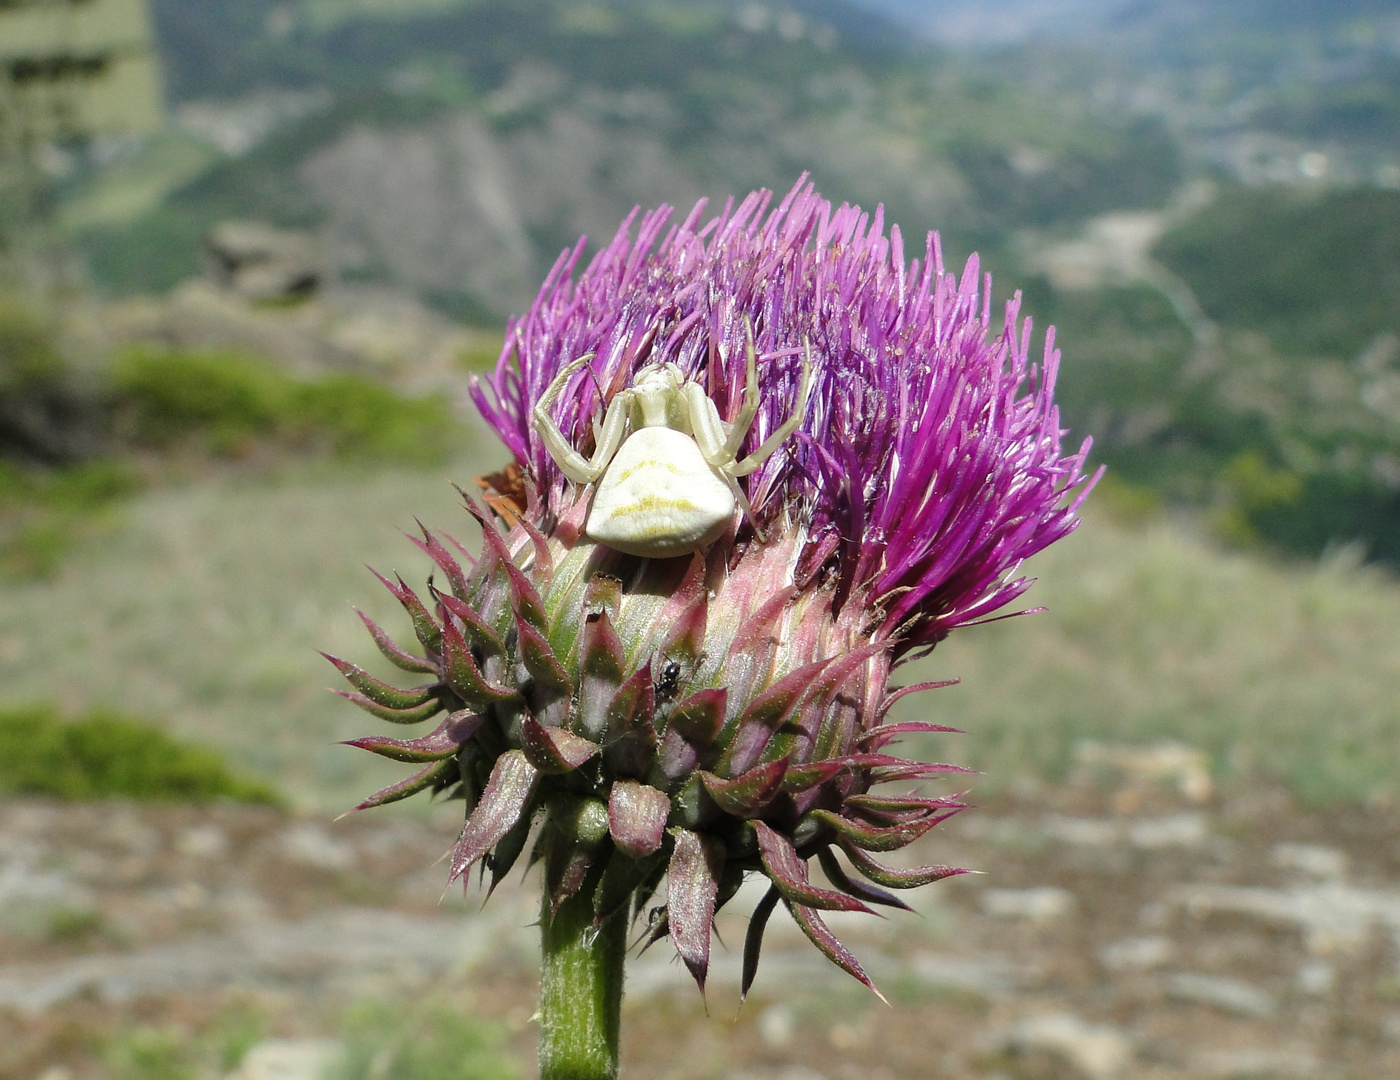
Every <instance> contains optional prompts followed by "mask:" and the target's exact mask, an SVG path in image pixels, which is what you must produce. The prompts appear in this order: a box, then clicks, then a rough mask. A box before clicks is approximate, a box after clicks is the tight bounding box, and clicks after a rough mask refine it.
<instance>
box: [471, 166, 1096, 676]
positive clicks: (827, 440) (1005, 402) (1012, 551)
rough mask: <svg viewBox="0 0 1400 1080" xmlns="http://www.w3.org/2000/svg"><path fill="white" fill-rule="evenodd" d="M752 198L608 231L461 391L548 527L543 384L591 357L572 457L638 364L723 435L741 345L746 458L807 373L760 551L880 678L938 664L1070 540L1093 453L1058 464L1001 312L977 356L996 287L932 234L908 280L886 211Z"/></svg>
mask: <svg viewBox="0 0 1400 1080" xmlns="http://www.w3.org/2000/svg"><path fill="white" fill-rule="evenodd" d="M771 200H772V194H771V192H768V191H757V192H753V193H751V194H750V195H749V196H748V197H746V198H745V199H744V200H743V201H742V202H740V203H739V204H738V205H737V206H736V205H734V203H733V201H732V200H730V201H729V202H728V203H726V205H725V207H724V210H723V211H722V212H721V213H720V214H719V215H718V216H716V217H714V218H712V219H710V220H709V221H706V222H704V223H703V224H702V223H701V217H702V214H703V213H704V209H705V203H704V202H703V201H702V202H701V203H698V204H697V205H696V206H695V208H694V209H693V210H692V211H691V212H690V214H689V216H687V217H686V219H685V220H684V221H683V222H681V223H680V224H679V225H669V224H668V223H669V222H670V220H671V215H672V210H671V208H670V207H667V206H662V207H660V208H658V209H657V210H654V211H652V212H650V213H648V214H645V215H641V218H640V226H639V228H638V233H637V237H636V239H635V240H634V239H633V238H632V236H631V231H632V227H633V225H634V223H636V221H637V218H638V211H633V213H632V214H631V215H630V216H629V217H628V218H627V220H625V221H624V222H623V223H622V225H621V227H620V228H619V229H618V232H617V234H616V236H614V238H613V240H612V242H611V243H610V244H609V245H608V246H607V247H605V248H604V249H603V250H602V251H600V252H598V254H597V255H595V256H594V257H593V260H592V261H591V262H590V263H589V264H588V266H587V268H586V269H585V270H583V272H582V273H580V274H578V275H577V277H575V271H576V269H577V267H578V264H579V262H580V259H581V258H582V254H583V246H584V241H583V240H580V241H579V243H578V245H577V246H576V247H575V248H574V249H573V250H571V251H566V252H564V253H563V254H562V255H560V257H559V260H558V261H557V262H556V263H555V265H554V268H553V269H552V270H551V271H550V274H549V276H548V277H547V278H546V279H545V282H544V285H543V286H542V288H541V289H540V292H539V295H538V297H537V298H536V300H535V302H534V304H533V305H532V306H531V308H530V310H529V312H527V313H526V314H525V315H524V316H522V317H519V318H516V319H513V320H512V321H511V323H510V324H509V328H508V331H507V334H506V344H505V348H504V350H503V351H502V354H501V358H500V361H499V362H498V364H497V367H496V371H495V373H494V375H492V376H491V377H490V378H489V379H487V380H486V382H485V383H484V384H483V383H476V384H475V385H474V386H473V389H472V392H473V396H474V398H475V400H476V402H477V405H478V407H479V408H480V409H481V412H482V415H483V416H484V417H485V418H486V420H487V421H488V422H489V423H490V424H491V426H492V427H493V428H495V430H496V431H497V433H498V434H499V435H500V437H501V438H502V439H503V440H504V442H505V443H506V445H507V446H508V447H509V448H510V450H511V452H512V453H513V454H514V455H515V457H516V459H517V460H518V461H519V462H520V463H521V464H522V465H523V466H524V467H526V468H527V469H528V470H529V472H530V474H531V476H532V478H533V479H534V481H535V483H536V485H537V486H538V488H539V490H540V491H541V492H543V493H545V495H546V501H547V504H548V505H549V506H550V507H551V508H554V509H556V510H559V509H562V508H563V507H565V506H566V505H567V504H568V502H569V501H570V498H571V497H570V495H569V490H568V489H569V485H568V483H567V481H566V480H565V479H564V477H563V476H562V475H561V474H560V472H559V470H558V468H557V466H556V465H555V463H554V461H553V460H552V459H551V458H550V456H549V454H548V453H547V452H546V451H545V449H544V446H543V443H542V442H541V440H540V439H539V436H538V435H537V434H536V432H535V431H534V429H533V424H532V422H531V411H532V409H533V407H534V405H535V402H536V401H538V400H539V398H540V397H541V396H542V395H543V394H544V391H545V389H546V388H547V387H548V386H549V384H550V383H551V381H552V380H553V379H554V377H555V375H556V374H557V373H558V371H559V370H560V369H561V368H562V367H563V366H564V365H565V364H568V363H569V362H570V361H572V360H574V359H576V358H578V357H581V356H583V355H585V354H588V353H592V354H594V356H595V358H594V360H593V362H592V364H591V365H590V366H589V368H588V369H586V370H584V371H581V372H579V373H578V374H576V375H575V376H574V377H573V379H572V380H571V382H570V384H569V386H568V387H566V389H565V391H564V393H563V394H561V395H560V398H559V401H558V402H557V403H556V405H555V407H554V417H555V419H556V420H557V421H558V423H559V426H560V428H561V430H562V431H563V432H564V433H565V435H566V436H568V437H569V438H570V440H571V441H572V442H573V444H574V445H575V446H576V447H579V448H580V449H581V450H585V451H586V450H588V449H589V448H591V445H592V437H593V436H592V422H593V419H594V418H595V417H596V416H599V415H600V414H601V412H602V410H603V409H604V408H605V407H606V403H607V402H608V401H609V400H610V399H611V398H612V396H613V395H614V394H616V393H617V392H618V391H619V390H622V389H624V388H626V387H627V386H628V385H629V384H630V383H631V381H632V377H633V374H634V373H635V371H636V370H637V369H638V368H639V367H641V366H642V365H644V364H648V363H658V362H662V361H671V362H674V363H676V364H679V365H680V367H681V368H682V369H683V370H684V371H685V372H686V373H687V374H688V375H689V376H690V377H691V378H694V379H696V380H697V381H699V382H700V383H701V384H702V385H703V386H704V387H705V391H706V393H707V394H708V395H709V396H710V398H711V399H712V400H713V401H714V402H715V404H716V406H717V407H718V409H719V412H720V415H721V416H722V417H724V418H725V419H726V420H731V419H733V417H734V415H735V414H736V413H737V412H738V409H739V406H740V404H741V399H742V394H743V387H744V378H745V374H744V372H745V366H744V359H745V341H746V337H747V333H748V327H749V326H750V325H751V326H752V328H753V334H754V338H755V341H756V344H757V349H758V354H759V378H760V395H761V407H760V411H759V415H758V419H757V421H756V422H755V423H754V425H753V428H752V429H751V431H750V433H749V436H748V439H747V442H746V445H745V447H744V448H743V450H742V451H741V456H742V455H743V454H744V453H749V452H752V451H753V450H754V449H756V448H757V447H758V446H759V445H760V444H761V443H762V442H763V441H764V439H766V438H767V436H768V435H769V434H770V433H771V432H772V431H773V430H774V429H776V428H777V427H778V426H779V425H781V424H782V423H783V421H784V420H785V419H786V418H787V414H788V412H789V410H791V409H792V407H793V403H794V402H795V401H796V398H797V391H798V386H799V382H800V379H801V371H802V360H803V357H804V355H808V354H810V357H811V364H812V368H813V381H812V390H811V402H810V404H809V406H808V409H807V414H806V416H805V417H804V419H803V422H802V425H801V427H800V428H799V430H798V432H797V433H796V434H795V435H793V436H792V437H791V438H790V439H789V440H788V441H787V443H786V444H785V445H784V447H783V449H781V450H780V451H779V452H777V453H776V454H774V455H773V456H772V457H771V458H769V459H768V460H767V461H766V462H765V463H764V464H763V465H762V467H760V468H759V469H758V470H757V471H756V472H755V473H753V474H752V475H751V476H750V477H748V478H747V480H746V481H744V483H745V485H746V490H747V493H748V496H749V499H750V501H751V503H752V504H753V508H754V515H755V518H756V520H757V521H758V523H759V524H760V525H761V526H763V527H764V528H765V531H766V532H769V533H771V532H773V531H775V530H777V531H782V532H789V533H790V532H791V531H792V530H800V532H799V536H800V537H801V540H802V550H801V556H800V558H799V559H798V562H797V567H796V579H797V584H798V585H799V586H803V587H806V586H809V585H812V584H815V583H817V582H819V581H822V582H830V583H832V584H833V585H834V588H835V590H836V604H837V606H838V607H839V606H841V605H843V604H845V603H846V602H847V601H848V600H850V599H851V598H855V599H856V600H857V601H858V602H860V603H861V604H863V605H865V606H866V607H870V608H879V609H881V610H883V612H884V615H883V621H882V627H883V630H882V631H881V633H880V634H879V635H878V636H888V637H892V638H894V639H896V644H895V654H896V656H898V655H903V654H905V653H907V652H908V651H909V650H911V649H917V648H919V647H920V646H927V645H931V644H934V643H935V642H937V641H938V640H940V639H941V638H942V637H943V636H945V635H946V634H947V632H948V631H949V630H951V629H953V628H954V627H957V626H962V625H966V624H967V623H970V622H973V621H976V620H978V619H981V618H984V617H986V616H987V615H989V614H990V613H992V612H993V611H995V610H996V609H998V608H1000V607H1002V606H1004V605H1005V604H1007V603H1009V602H1010V601H1011V600H1013V599H1015V598H1016V597H1017V596H1019V595H1020V594H1021V593H1022V592H1024V591H1025V589H1026V588H1027V587H1028V586H1029V584H1030V582H1029V580H1027V579H1024V578H1017V577H1015V573H1016V569H1017V567H1018V565H1019V564H1020V562H1021V561H1022V560H1023V559H1025V558H1027V557H1028V556H1030V555H1033V554H1035V553H1036V552H1038V551H1040V550H1041V549H1042V548H1044V547H1046V546H1047V545H1049V544H1051V543H1053V542H1054V541H1055V540H1057V539H1059V538H1060V537H1062V536H1064V535H1066V534H1067V533H1069V532H1071V531H1072V530H1073V529H1074V528H1075V526H1076V525H1077V524H1078V519H1077V511H1078V508H1079V505H1080V503H1081V502H1082V501H1083V498H1084V496H1085V495H1086V494H1087V493H1088V491H1089V489H1090V488H1091V487H1092V486H1093V482H1094V480H1095V479H1097V474H1096V475H1095V476H1094V477H1087V476H1086V475H1085V472H1084V463H1085V457H1086V454H1087V452H1088V449H1089V440H1085V442H1084V443H1083V445H1082V446H1081V447H1080V448H1079V450H1078V452H1076V453H1073V454H1069V455H1065V456H1062V451H1061V446H1060V436H1061V434H1062V432H1061V429H1060V426H1059V413H1058V410H1057V409H1056V407H1055V405H1054V402H1053V390H1054V383H1055V373H1056V368H1057V366H1058V362H1059V352H1058V350H1056V349H1054V348H1053V341H1054V335H1053V330H1052V331H1051V332H1050V333H1047V335H1046V339H1045V351H1044V354H1043V358H1042V360H1041V361H1040V363H1039V364H1035V363H1031V362H1030V361H1029V359H1028V352H1029V344H1030V338H1031V322H1030V320H1029V319H1026V320H1024V321H1023V322H1022V323H1021V324H1020V326H1019V329H1018V323H1017V319H1018V312H1019V305H1020V294H1019V293H1018V294H1017V295H1016V296H1015V297H1014V298H1013V299H1012V300H1011V301H1010V302H1008V304H1007V305H1006V314H1005V320H1004V323H1003V325H1002V328H1001V332H1000V333H999V334H997V335H996V336H994V337H989V335H990V333H991V296H990V288H991V280H990V276H988V277H987V278H986V280H985V281H983V280H982V279H981V277H980V275H979V272H978V263H977V257H976V256H975V255H974V256H973V257H972V258H970V259H969V260H968V263H967V266H966V268H965V269H964V271H963V274H962V277H961V279H958V278H956V277H955V276H954V275H953V274H949V273H945V272H944V269H943V261H942V255H941V252H940V250H939V244H938V236H937V234H930V235H929V237H928V241H927V244H926V247H925V251H924V257H923V258H922V259H914V260H912V261H911V262H909V263H908V264H906V263H905V259H904V245H903V240H902V237H901V236H900V232H899V228H898V226H892V227H891V228H890V230H889V236H888V237H886V236H885V235H884V217H883V209H882V208H878V207H877V208H876V211H875V214H874V215H873V217H872V216H871V215H868V214H865V213H863V212H862V211H861V210H860V209H859V208H858V207H852V206H848V205H842V206H841V207H839V208H837V209H835V210H833V209H832V207H831V204H830V203H829V202H826V201H825V200H823V199H822V198H821V197H820V196H819V195H817V194H816V193H815V192H814V190H813V189H812V186H811V185H810V184H809V183H807V181H806V177H803V178H802V179H801V180H799V182H798V184H797V185H796V186H795V187H794V188H793V189H792V191H790V192H789V193H788V195H787V196H786V198H784V199H783V200H782V202H781V203H779V205H778V206H777V207H776V208H773V209H771V210H770V203H771Z"/></svg>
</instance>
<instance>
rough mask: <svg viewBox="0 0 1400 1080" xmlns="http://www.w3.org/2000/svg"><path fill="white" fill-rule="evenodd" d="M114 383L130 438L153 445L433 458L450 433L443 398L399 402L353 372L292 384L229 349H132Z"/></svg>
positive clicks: (446, 443) (282, 375) (418, 460)
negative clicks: (269, 445)
mask: <svg viewBox="0 0 1400 1080" xmlns="http://www.w3.org/2000/svg"><path fill="white" fill-rule="evenodd" d="M112 383H113V387H114V389H115V392H116V397H117V405H118V410H119V412H120V413H121V414H122V417H123V421H124V425H125V427H126V429H127V431H128V433H129V435H130V437H132V438H133V439H134V440H135V441H137V442H138V443H143V444H145V445H148V446H153V447H156V448H159V449H170V448H172V447H173V446H175V445H177V444H180V443H190V442H202V443H203V444H204V446H205V448H206V449H208V450H209V451H210V452H212V453H215V454H230V453H236V452H239V451H241V450H244V449H246V448H247V447H248V446H249V445H250V444H251V443H253V442H254V441H256V440H270V441H273V442H278V443H281V444H283V445H284V446H300V447H308V446H309V447H323V448H325V449H328V450H330V451H331V452H333V453H335V454H336V455H337V456H340V457H344V458H354V459H359V460H385V461H407V462H415V463H430V462H435V461H440V460H441V459H442V458H443V457H444V456H445V454H446V453H447V451H448V449H449V448H450V446H451V442H452V439H453V436H454V435H455V433H456V423H455V421H454V420H453V418H452V415H451V412H450V411H449V409H448V407H447V403H446V402H445V401H444V400H443V399H441V398H438V397H429V398H404V397H402V396H400V395H399V394H397V393H395V392H394V391H393V390H392V389H390V388H389V387H387V386H384V385H383V384H381V383H378V382H375V381H373V380H371V379H368V378H365V377H363V376H359V375H349V374H341V375H329V376H325V377H323V378H320V379H316V380H311V381H299V380H297V379H294V378H292V377H291V376H289V375H287V374H285V373H284V372H281V371H278V370H277V369H276V368H275V367H273V366H271V365H270V364H267V363H264V362H262V361H259V360H256V359H253V358H251V357H247V356H242V355H239V354H236V353H216V352H190V351H183V350H172V351H157V350H152V349H133V350H130V351H128V352H126V353H125V354H123V355H122V356H120V357H119V358H118V359H117V361H116V362H115V363H114V364H113V367H112Z"/></svg>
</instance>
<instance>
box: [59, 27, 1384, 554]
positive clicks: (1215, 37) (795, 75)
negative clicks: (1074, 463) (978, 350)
mask: <svg viewBox="0 0 1400 1080" xmlns="http://www.w3.org/2000/svg"><path fill="white" fill-rule="evenodd" d="M153 15H154V21H155V31H156V37H157V41H158V43H159V56H160V60H161V64H162V67H163V71H164V78H165V87H166V98H167V103H168V114H169V123H168V125H167V126H166V127H165V128H164V129H163V130H161V131H160V132H158V133H156V134H154V135H150V136H147V137H143V138H126V139H122V138H112V137H108V138H98V139H94V140H88V141H86V142H84V143H82V144H76V143H75V144H69V145H63V144H51V145H49V146H47V147H46V148H45V150H44V153H43V155H42V160H41V162H40V164H41V166H42V170H43V177H44V179H43V182H42V194H41V200H42V203H43V207H44V211H45V213H46V214H47V215H48V220H49V221H50V222H52V223H53V226H54V228H55V230H56V232H57V234H58V235H59V236H60V237H61V239H62V243H63V244H65V245H67V246H69V247H70V248H71V250H73V251H76V252H77V253H80V255H81V257H82V265H83V267H84V271H83V273H84V275H85V280H86V281H88V282H89V283H90V284H91V286H92V287H93V288H94V289H96V290H98V291H99V292H100V293H101V294H103V295H105V296H108V297H123V296H131V295H138V294H139V295H153V294H162V293H167V292H168V291H169V290H171V289H172V288H174V287H175V286H177V285H178V284H180V283H181V282H183V281H186V280H188V279H190V278H193V277H194V276H196V275H197V273H198V271H199V268H200V258H201V254H200V253H201V250H202V241H203V240H204V238H205V237H206V236H207V234H208V233H209V230H210V229H212V228H213V227H214V226H215V225H217V224H219V223H220V222H223V221H227V220H229V219H253V220H256V221H260V222H264V223H268V224H272V225H276V226H280V227H283V228H292V229H297V230H303V231H307V232H309V233H310V234H312V235H314V237H315V243H316V245H317V250H316V258H317V259H318V260H319V262H320V272H321V274H322V275H323V277H324V278H325V279H326V280H328V281H330V282H332V283H338V284H341V285H365V286H373V287H377V288H388V289H391V290H393V291H395V292H397V293H401V294H407V295H409V296H411V297H413V298H414V299H416V300H418V301H420V302H421V303H422V304H424V305H426V306H427V307H428V308H430V309H432V310H434V311H436V312H438V313H441V314H442V315H444V316H445V317H447V318H449V319H451V320H454V321H456V322H458V323H465V324H468V325H470V326H477V327H482V328H489V329H493V330H494V329H498V328H499V326H500V325H501V322H502V320H503V318H504V316H505V315H507V314H508V313H510V312H512V311H518V310H520V309H521V308H523V307H524V306H525V305H526V304H527V303H528V302H529V300H530V298H531V296H532V293H533V289H534V288H535V285H536V283H537V282H538V281H539V280H540V279H541V277H542V275H543V273H544V271H545V270H546V269H547V268H548V266H549V264H550V263H551V262H552V261H553V259H554V258H555V256H556V255H557V254H558V252H559V251H560V250H561V248H563V247H565V246H568V245H571V244H572V243H574V242H575V241H576V240H577V238H578V237H579V235H580V234H587V235H589V236H590V237H593V238H595V239H598V238H604V237H607V236H610V235H611V233H612V231H613V230H614V229H615V228H616V226H617V222H618V221H619V220H621V218H622V217H623V216H624V215H625V214H626V213H627V212H628V211H629V210H630V209H631V208H632V207H633V206H634V205H642V206H652V205H656V204H657V203H660V202H663V201H664V202H669V203H671V204H673V205H676V206H679V207H681V208H683V209H688V207H689V206H690V205H691V203H692V202H693V201H694V200H695V199H697V198H700V197H702V196H705V197H709V198H711V199H712V200H714V199H722V198H724V197H725V196H726V195H728V194H731V193H736V192H738V193H742V192H744V191H747V190H749V189H750V188H752V187H756V186H768V187H772V188H775V189H778V190H786V188H787V187H788V186H790V184H791V183H792V181H793V180H794V179H795V178H796V176H797V175H798V174H799V173H801V172H802V171H804V170H810V171H811V172H812V174H813V176H814V179H815V180H816V182H817V185H818V188H819V190H821V191H822V192H823V193H825V194H826V195H828V196H829V197H831V198H833V199H835V200H838V201H839V200H850V201H853V202H858V203H860V204H861V205H864V206H867V207H873V206H874V205H875V204H876V203H883V204H884V206H885V208H886V213H887V216H888V217H889V218H890V219H892V220H895V221H898V222H899V223H900V224H901V226H902V227H903V229H904V231H905V235H906V236H918V235H921V234H922V233H923V232H925V231H926V230H929V229H934V228H936V229H938V230H939V231H940V232H941V235H942V239H943V245H944V250H945V253H946V254H947V256H948V261H949V264H950V265H952V266H958V265H961V262H962V261H963V259H964V258H965V257H966V256H967V255H968V254H969V253H970V252H972V251H974V250H975V251H978V252H980V254H981V256H982V258H983V263H984V266H987V267H989V268H990V269H991V270H992V271H993V273H994V275H995V277H996V280H997V282H998V284H999V285H1001V286H1004V288H1006V289H1010V288H1011V287H1013V286H1014V287H1019V288H1022V289H1024V290H1025V292H1026V295H1027V299H1028V310H1029V311H1030V312H1031V313H1032V314H1033V315H1035V316H1036V318H1037V319H1038V320H1039V321H1040V325H1042V326H1043V325H1045V324H1046V323H1047V322H1054V323H1055V324H1056V325H1057V326H1058V328H1059V337H1058V339H1057V340H1058V342H1059V344H1060V345H1061V346H1062V348H1063V349H1064V352H1065V356H1066V362H1065V366H1064V376H1063V400H1064V413H1065V419H1066V421H1067V423H1068V425H1069V426H1070V427H1071V428H1073V429H1074V430H1075V432H1076V433H1078V432H1083V433H1089V434H1093V435H1094V436H1095V438H1096V440H1097V446H1098V454H1099V458H1100V460H1102V461H1105V462H1107V463H1108V464H1109V465H1110V466H1112V467H1113V475H1114V476H1115V477H1116V478H1117V480H1118V481H1120V482H1122V483H1123V484H1127V485H1131V486H1133V487H1134V488H1137V489H1140V490H1139V491H1138V495H1139V496H1141V497H1146V496H1149V495H1150V496H1151V497H1152V498H1161V499H1165V500H1168V501H1171V502H1174V503H1187V504H1190V505H1194V506H1197V507H1200V508H1203V509H1204V510H1205V512H1206V513H1207V515H1208V516H1209V517H1210V518H1211V519H1212V521H1213V523H1214V526H1215V527H1216V529H1217V531H1218V532H1219V533H1220V534H1221V535H1222V536H1224V537H1226V538H1228V539H1230V540H1231V541H1234V542H1255V541H1263V542H1265V543H1268V544H1270V545H1272V546H1274V547H1276V548H1278V549H1281V550H1285V551H1290V552H1293V553H1298V554H1304V555H1316V554H1318V553H1319V552H1321V551H1322V550H1324V549H1326V548H1327V547H1328V545H1336V544H1339V543H1349V542H1356V543H1359V544H1360V545H1362V546H1363V547H1364V549H1365V551H1366V552H1367V554H1368V555H1369V556H1370V557H1373V558H1376V559H1381V560H1384V561H1389V562H1393V561H1395V560H1397V559H1400V435H1397V431H1398V430H1400V368H1398V367H1397V364H1400V338H1397V333H1400V307H1398V305H1400V300H1397V296H1400V281H1398V280H1397V279H1398V278H1400V149H1397V147H1400V9H1397V6H1396V5H1395V4H1393V3H1380V2H1368V0H1356V2H1349V3H1282V2H1277V3H1275V2H1269V0H1248V2H1245V0H1241V2H1237V3H1230V4H1214V3H1152V2H1127V0H1121V2H1120V0H1095V2H1089V0H1084V2H1071V0H1064V2H1053V0H1041V2H1037V0H1025V2H1011V0H1008V2H978V3H973V2H957V3H948V4H938V5H933V4H927V3H921V2H917V0H903V2H901V0H862V2H860V3H847V2H841V0H808V2H802V3H792V4H782V5H772V4H770V5H764V4H760V3H718V2H693V0H687V2H685V3H679V2H676V3H665V2H645V3H643V2H625V0H618V2H613V3H577V2H567V3H565V2H552V0H508V2H489V3H488V2H480V0H477V2H467V0H409V2H401V3H375V2H373V0H301V2H291V3H288V2H285V0H248V2H244V3H239V4H232V3H224V2H214V0H155V3H154V5H153Z"/></svg>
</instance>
